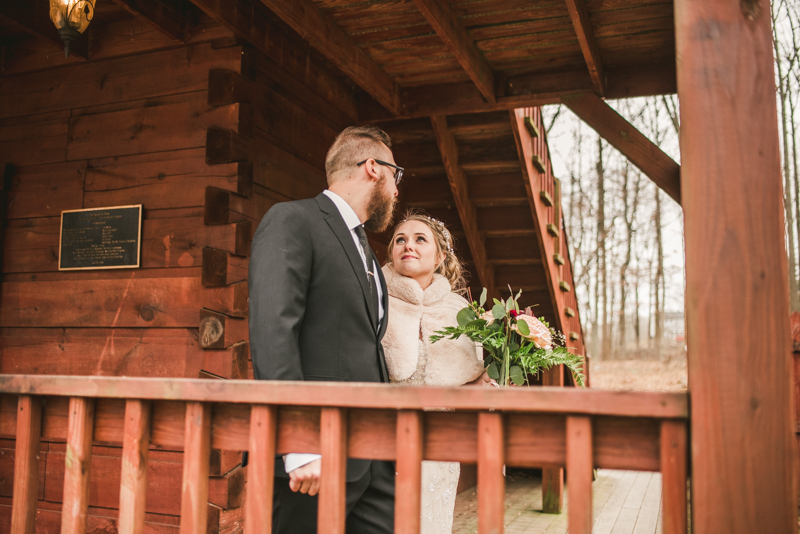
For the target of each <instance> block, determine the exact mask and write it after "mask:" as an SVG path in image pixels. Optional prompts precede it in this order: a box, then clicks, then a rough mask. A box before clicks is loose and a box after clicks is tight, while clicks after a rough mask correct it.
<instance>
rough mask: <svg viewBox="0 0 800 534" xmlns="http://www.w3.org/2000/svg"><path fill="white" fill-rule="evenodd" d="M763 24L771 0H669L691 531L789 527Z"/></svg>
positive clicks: (773, 158)
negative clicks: (677, 116)
mask: <svg viewBox="0 0 800 534" xmlns="http://www.w3.org/2000/svg"><path fill="white" fill-rule="evenodd" d="M770 26H771V21H770V4H769V2H767V1H766V0H752V1H747V2H741V3H725V2H715V1H710V0H689V1H687V0H677V1H676V2H675V30H676V44H677V56H678V57H679V58H681V60H680V61H679V62H678V95H679V97H680V102H681V132H680V145H681V164H682V172H681V187H682V188H683V199H684V202H683V208H684V218H685V219H684V220H685V243H686V324H687V325H689V328H688V329H687V344H688V348H689V350H688V371H689V383H690V384H691V386H690V388H691V395H692V407H691V428H690V435H691V436H692V438H691V439H692V448H691V454H692V458H691V462H690V463H691V465H692V504H691V508H692V532H697V533H699V534H704V533H708V532H726V533H730V534H741V533H745V532H756V531H757V532H775V533H789V532H794V531H795V530H797V509H796V502H795V498H794V495H793V493H794V491H793V481H792V473H791V471H792V470H791V468H790V466H791V465H792V462H793V458H792V456H793V439H794V436H793V434H794V428H793V424H792V420H793V417H792V402H791V384H790V377H791V376H792V371H791V359H790V357H789V355H790V350H791V346H790V343H791V332H790V326H789V325H790V323H789V311H788V310H789V306H788V289H787V283H788V274H787V266H786V251H785V245H784V233H785V227H784V218H783V211H782V210H783V203H782V202H783V201H782V199H783V188H782V178H781V168H780V154H779V135H778V128H777V125H778V119H777V109H776V101H775V82H774V73H773V52H772V32H771V27H770ZM730 73H737V75H735V76H730ZM754 180H758V187H752V184H753V181H754ZM709 273H713V277H709V276H708V275H709ZM743 325H746V328H745V329H744V330H743V329H742V327H743ZM721 369H724V372H721ZM742 481H747V483H746V484H742V483H741V482H742Z"/></svg>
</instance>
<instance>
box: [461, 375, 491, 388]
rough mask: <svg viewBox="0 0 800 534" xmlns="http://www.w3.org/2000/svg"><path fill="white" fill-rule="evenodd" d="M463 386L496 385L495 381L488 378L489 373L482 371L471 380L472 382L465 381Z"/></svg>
mask: <svg viewBox="0 0 800 534" xmlns="http://www.w3.org/2000/svg"><path fill="white" fill-rule="evenodd" d="M464 385H465V386H496V385H497V382H495V381H494V380H492V379H491V378H489V373H487V372H486V371H484V372H483V374H482V375H481V376H479V377H478V378H476V379H475V380H473V381H472V382H467V383H466V384H464Z"/></svg>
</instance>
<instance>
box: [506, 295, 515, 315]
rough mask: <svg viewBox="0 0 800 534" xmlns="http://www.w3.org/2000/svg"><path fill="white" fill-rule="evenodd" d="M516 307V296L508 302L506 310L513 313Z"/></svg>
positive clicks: (512, 296)
mask: <svg viewBox="0 0 800 534" xmlns="http://www.w3.org/2000/svg"><path fill="white" fill-rule="evenodd" d="M515 307H516V303H515V302H514V295H511V298H509V299H508V301H506V310H508V311H511V310H513V309H514V308H515Z"/></svg>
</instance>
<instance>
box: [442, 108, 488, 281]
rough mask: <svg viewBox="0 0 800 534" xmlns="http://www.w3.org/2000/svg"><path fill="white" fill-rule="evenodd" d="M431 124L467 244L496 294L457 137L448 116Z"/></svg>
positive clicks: (480, 275) (482, 278)
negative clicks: (461, 160)
mask: <svg viewBox="0 0 800 534" xmlns="http://www.w3.org/2000/svg"><path fill="white" fill-rule="evenodd" d="M431 125H432V126H433V133H434V135H436V144H438V145H439V152H440V153H441V155H442V163H443V164H444V169H445V172H446V173H447V181H448V182H449V183H450V191H451V192H452V193H453V200H454V201H455V204H456V209H458V216H459V218H460V219H461V226H462V227H463V228H464V233H465V234H466V237H467V244H468V245H469V250H470V252H471V253H472V259H473V261H474V262H475V271H476V272H475V274H477V275H478V279H479V280H480V282H481V284H482V285H483V287H485V288H487V289H488V290H489V292H491V293H494V291H495V287H494V269H493V268H492V266H491V265H490V264H489V261H488V257H487V255H486V244H485V243H484V240H483V236H482V235H481V234H480V232H479V231H478V212H477V209H476V208H475V204H474V203H473V202H472V201H471V200H470V199H469V192H468V191H467V177H466V175H465V174H464V171H463V170H462V169H461V167H459V166H458V147H457V146H456V139H455V137H454V136H453V134H452V133H451V132H450V130H448V129H447V117H443V116H438V115H437V116H433V117H431Z"/></svg>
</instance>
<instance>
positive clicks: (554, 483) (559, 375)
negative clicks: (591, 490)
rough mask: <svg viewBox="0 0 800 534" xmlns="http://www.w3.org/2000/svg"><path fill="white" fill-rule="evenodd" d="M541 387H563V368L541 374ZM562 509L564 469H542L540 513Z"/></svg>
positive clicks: (559, 511)
mask: <svg viewBox="0 0 800 534" xmlns="http://www.w3.org/2000/svg"><path fill="white" fill-rule="evenodd" d="M542 385H543V386H557V387H564V366H563V365H556V366H554V367H553V368H551V369H548V370H546V371H543V372H542ZM563 507H564V468H563V467H555V468H553V467H545V468H543V469H542V512H544V513H546V514H560V513H561V510H562V509H563Z"/></svg>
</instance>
